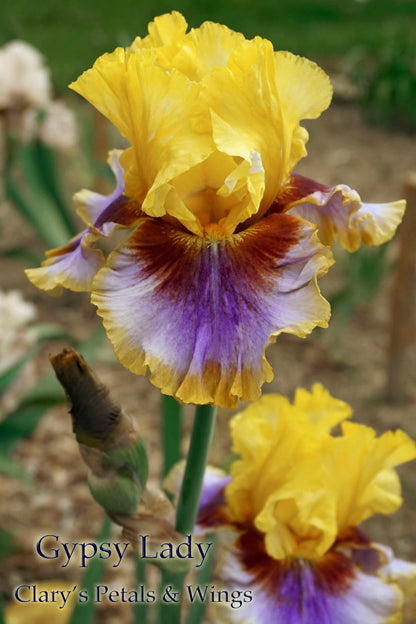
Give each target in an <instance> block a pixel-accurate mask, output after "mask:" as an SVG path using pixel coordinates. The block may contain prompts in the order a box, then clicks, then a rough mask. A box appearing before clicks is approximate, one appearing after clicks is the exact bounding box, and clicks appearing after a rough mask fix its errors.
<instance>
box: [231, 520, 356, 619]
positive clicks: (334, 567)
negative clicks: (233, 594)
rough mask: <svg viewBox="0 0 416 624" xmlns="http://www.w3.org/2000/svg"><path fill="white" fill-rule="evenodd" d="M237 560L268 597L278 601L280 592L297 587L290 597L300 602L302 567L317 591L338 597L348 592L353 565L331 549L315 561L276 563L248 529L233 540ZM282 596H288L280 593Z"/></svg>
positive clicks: (258, 537) (253, 532)
mask: <svg viewBox="0 0 416 624" xmlns="http://www.w3.org/2000/svg"><path fill="white" fill-rule="evenodd" d="M235 545H236V551H237V557H238V559H239V560H240V563H241V565H242V566H243V568H244V569H245V571H246V572H247V573H248V574H250V576H252V582H253V584H255V585H259V586H260V587H261V588H262V589H263V591H265V593H266V594H267V595H269V596H270V597H275V599H276V601H279V598H278V596H279V595H280V592H279V589H280V590H282V589H283V587H284V586H286V585H287V580H288V578H289V577H290V578H291V584H292V585H293V586H294V587H295V588H296V587H297V588H298V590H299V591H298V593H297V592H294V593H293V596H292V598H294V597H296V596H297V597H296V599H297V600H299V607H300V603H301V602H302V601H303V595H302V587H303V583H302V575H303V574H304V573H305V567H306V566H308V567H309V572H310V574H311V575H312V577H313V583H314V586H315V588H316V590H317V591H323V592H324V593H326V594H339V593H342V592H345V591H347V590H348V588H349V587H350V585H351V582H352V580H353V579H354V564H353V562H352V561H351V559H349V558H348V557H347V556H346V555H345V554H343V553H341V552H337V551H335V550H331V551H329V552H328V553H326V554H325V555H324V556H323V557H322V558H320V559H317V560H312V561H308V560H299V559H286V560H284V561H279V560H276V559H273V558H272V557H270V556H269V555H268V554H267V552H266V550H265V546H264V537H263V536H262V535H261V534H260V533H258V532H257V531H255V530H254V529H253V530H250V531H247V532H246V533H243V534H242V535H240V537H239V538H238V539H237V541H236V544H235ZM282 595H286V597H287V593H286V592H283V591H282Z"/></svg>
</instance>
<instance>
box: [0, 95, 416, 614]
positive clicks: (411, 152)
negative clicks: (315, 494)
mask: <svg viewBox="0 0 416 624" xmlns="http://www.w3.org/2000/svg"><path fill="white" fill-rule="evenodd" d="M308 128H309V130H310V133H311V138H310V142H309V148H308V151H309V156H308V158H306V159H305V160H304V161H303V162H302V163H301V165H300V166H299V168H298V171H299V172H300V173H303V174H304V175H308V176H310V177H311V178H314V179H316V180H319V181H321V182H323V183H328V184H334V183H340V182H342V183H345V184H348V185H349V186H351V187H352V188H356V189H357V190H359V192H360V195H361V197H362V198H364V199H365V200H366V201H380V200H381V201H390V200H394V199H398V198H400V197H401V196H402V193H403V191H402V187H403V182H404V178H405V175H406V173H407V172H409V171H412V170H414V169H415V168H416V162H415V161H416V156H415V154H416V152H415V143H414V138H412V137H408V136H405V135H400V134H391V133H388V132H385V131H383V130H380V129H376V128H370V127H368V126H367V125H366V124H365V123H363V121H362V119H361V117H360V114H359V113H358V112H357V110H356V109H355V108H353V107H352V106H351V105H349V104H348V105H347V104H334V105H333V106H332V108H331V109H330V110H329V111H328V112H326V113H325V114H324V115H323V116H322V118H321V119H319V120H317V121H314V122H313V123H310V124H308ZM75 190H76V189H75ZM0 210H1V211H2V212H1V213H0V228H2V230H3V232H2V236H3V246H5V243H6V242H8V241H10V237H13V238H15V239H16V240H15V242H16V243H21V244H23V245H26V246H30V247H33V246H34V245H36V247H37V248H38V249H39V245H38V244H37V243H36V242H35V241H34V240H33V237H32V235H31V234H30V232H28V231H27V230H26V229H25V226H24V224H23V223H22V222H21V221H20V219H18V218H17V217H16V216H15V215H13V214H11V213H10V210H8V209H7V207H6V206H2V207H0ZM397 247H398V243H397V239H396V241H395V242H394V243H392V244H391V255H392V257H394V256H395V255H396V254H397ZM2 265H3V268H2V272H1V275H0V287H1V288H4V289H10V288H19V289H22V290H23V291H24V293H25V296H26V297H27V298H28V299H30V300H32V301H34V302H35V303H36V305H37V308H38V312H39V316H40V318H41V319H42V320H44V321H54V322H59V323H61V324H62V325H64V326H65V327H67V328H68V329H70V330H71V331H72V332H74V333H75V334H77V335H78V336H81V337H85V336H87V335H88V334H89V333H90V332H91V331H92V330H93V328H94V327H96V326H98V320H97V319H96V317H95V313H94V310H93V308H92V307H91V306H90V304H89V302H88V299H87V297H84V296H82V295H74V294H70V293H69V294H65V295H64V296H63V298H51V297H48V296H47V295H46V294H43V293H41V292H39V291H37V290H36V289H35V288H34V287H32V286H31V285H30V284H29V283H28V282H27V281H26V278H25V276H24V275H23V272H22V265H21V264H19V263H18V262H16V261H11V260H7V261H6V260H2ZM342 279H343V278H342V275H341V274H340V272H339V271H337V268H336V266H335V267H334V268H333V270H332V271H331V275H330V277H329V278H326V279H325V281H323V282H322V290H323V292H324V293H326V294H328V293H330V292H331V291H333V290H334V289H336V288H337V285H338V283H340V282H341V281H342ZM392 282H393V277H392V274H390V275H386V279H385V280H384V282H383V286H382V288H381V289H380V290H379V291H378V292H377V295H376V296H375V297H374V298H373V300H372V301H370V302H368V303H367V304H366V305H365V306H361V307H357V308H356V309H355V310H354V312H353V314H352V315H351V316H350V317H349V319H348V322H347V323H346V324H344V325H339V323H337V319H336V316H334V324H333V329H331V328H330V329H328V330H325V331H323V330H317V331H315V332H314V333H313V335H312V337H310V338H309V339H307V340H301V339H298V338H295V337H292V336H282V337H280V338H279V339H278V341H277V343H276V345H274V346H272V347H270V348H269V350H268V359H269V361H270V362H271V363H272V365H273V368H274V371H275V374H276V377H275V379H274V381H273V382H272V383H270V384H267V385H266V386H265V387H264V391H265V392H281V393H283V394H286V395H289V396H293V392H294V389H295V388H296V386H303V387H306V388H310V387H311V385H312V384H313V383H314V382H315V381H321V382H322V383H323V384H324V385H325V386H326V387H327V388H328V389H329V390H330V391H331V393H332V394H333V395H334V396H336V397H339V398H341V399H344V400H346V401H347V402H349V403H350V404H351V405H352V406H353V408H354V415H355V418H356V419H357V420H358V421H360V422H364V423H366V424H369V425H371V426H373V427H375V429H376V430H377V431H378V432H379V433H381V432H383V431H385V430H386V429H390V428H395V427H401V428H402V429H404V430H405V431H406V432H408V433H409V434H410V435H411V436H412V437H413V438H416V419H415V400H416V385H415V381H416V366H415V359H416V358H415V353H414V348H413V349H411V352H410V353H409V354H408V367H407V380H406V394H405V397H404V398H403V401H402V402H401V403H400V404H389V403H388V402H387V401H386V400H385V399H384V398H383V397H384V396H385V387H386V370H387V357H388V344H389V326H390V310H391V303H392V302H391V291H392ZM62 346H63V345H62V343H61V342H57V343H53V344H51V345H48V347H47V348H46V349H44V351H43V352H42V354H41V356H40V357H39V358H38V359H37V361H36V366H37V368H36V371H35V378H37V377H39V376H40V375H41V374H43V373H44V372H45V371H46V370H47V369H48V366H49V365H48V362H47V357H46V356H47V353H48V352H56V351H58V350H60V349H61V347H62ZM413 347H414V343H413ZM95 370H96V372H97V373H98V374H99V375H100V376H101V378H102V380H103V381H104V382H105V383H107V385H108V386H109V387H110V388H111V390H112V392H113V394H114V396H115V397H116V398H117V399H118V400H120V401H121V402H122V404H123V406H124V408H125V410H126V411H127V412H129V413H130V414H132V415H134V416H135V417H136V418H137V421H138V423H139V426H140V429H141V432H142V434H143V436H144V437H145V439H146V441H147V445H148V449H149V457H150V462H151V470H152V478H153V480H157V478H158V475H159V472H160V451H159V448H160V441H159V429H160V427H159V416H158V406H159V393H158V391H157V389H155V388H154V387H153V386H151V385H150V383H149V382H148V381H147V380H146V379H144V378H141V377H135V376H133V375H132V374H130V373H129V372H128V371H127V370H125V369H123V368H122V366H121V365H120V364H119V363H118V362H117V361H116V360H115V358H114V357H113V356H112V350H111V347H110V346H109V345H108V344H106V345H104V347H103V349H102V351H101V353H100V357H99V358H98V359H97V361H96V363H95ZM229 417H230V413H229V412H226V411H225V410H220V412H219V417H218V426H217V430H216V434H215V439H214V444H213V447H212V453H211V461H212V463H218V464H221V463H222V462H224V461H225V460H226V459H227V456H228V453H229V435H228V427H227V423H228V420H229ZM191 420H192V413H191V411H190V410H189V408H185V425H184V438H183V448H184V450H185V449H186V445H187V442H188V436H189V429H190V423H191ZM13 456H14V458H15V459H17V460H18V461H19V462H20V464H21V465H22V466H23V467H24V468H25V469H26V471H27V473H28V474H29V475H30V478H31V480H32V481H31V483H30V485H28V484H25V483H21V482H19V481H17V480H12V479H9V478H5V477H4V476H1V475H0V492H1V501H2V504H1V509H0V526H1V527H2V528H6V529H9V530H10V531H11V532H12V534H13V535H14V536H15V538H16V540H17V543H18V545H19V547H20V550H19V551H18V552H17V553H15V554H13V555H11V556H10V557H9V558H8V560H7V562H6V565H3V566H2V567H1V569H0V586H1V588H2V590H3V593H4V595H5V596H7V595H10V592H11V590H12V588H14V587H16V586H17V585H19V584H20V583H22V582H28V583H31V582H35V581H37V580H42V579H48V578H64V579H69V580H70V581H71V582H74V583H75V582H78V581H79V573H80V569H79V567H76V566H74V567H72V568H71V567H70V566H68V567H67V568H61V567H60V563H59V562H57V561H55V560H50V561H48V560H45V559H41V558H40V557H39V556H37V555H36V553H35V550H34V548H35V544H36V541H37V539H38V538H39V537H40V536H42V535H44V534H48V533H52V534H54V535H59V537H60V539H61V541H69V542H72V541H74V542H80V541H83V539H84V538H89V539H93V538H94V536H96V534H97V531H98V529H99V526H100V522H101V518H102V514H101V511H100V509H99V507H98V506H97V505H96V503H95V502H94V501H93V500H92V498H91V496H90V494H89V491H88V489H87V486H86V481H85V474H86V470H85V468H84V465H83V464H82V463H81V461H80V458H79V454H78V449H77V446H76V444H75V442H74V439H73V435H72V432H71V426H70V419H69V417H68V415H67V413H66V409H65V408H64V407H60V408H55V409H52V410H50V411H49V412H48V413H47V414H45V416H44V417H43V418H42V420H41V422H40V424H39V426H38V427H37V428H36V430H35V432H34V434H33V436H32V437H31V438H30V439H29V440H25V441H23V442H21V443H20V444H19V445H18V447H17V448H16V449H15V451H14V453H13ZM400 475H401V479H402V486H403V494H404V505H403V507H402V509H401V510H400V511H399V512H397V513H396V514H394V515H392V516H386V517H383V516H379V517H375V518H373V519H372V520H371V521H369V522H367V523H366V526H365V530H366V532H367V533H368V534H369V535H370V536H371V537H372V538H373V539H374V540H375V541H379V542H381V543H384V544H388V545H390V546H391V547H393V548H394V550H395V552H396V555H397V556H400V557H402V558H404V559H408V560H411V561H412V560H413V561H416V540H415V537H414V524H415V520H416V494H415V492H416V463H414V462H413V463H411V464H409V465H406V466H404V467H402V468H401V469H400ZM114 535H118V532H117V528H115V530H114ZM130 574H131V569H130V567H129V566H125V567H124V568H123V569H121V568H119V569H117V570H110V571H109V572H108V575H109V576H108V577H107V580H108V584H112V585H113V586H123V585H124V586H128V587H131V586H134V585H132V583H133V584H134V581H133V580H132V579H131V576H130ZM98 621H99V622H103V623H105V624H110V623H113V622H114V623H115V622H118V623H120V624H121V623H123V624H124V623H128V622H131V621H132V620H131V615H130V610H129V608H128V607H127V606H126V605H123V606H122V607H120V606H117V605H116V606H115V607H114V608H108V607H106V608H104V609H101V613H100V616H99V618H98V619H97V622H98ZM404 621H405V623H407V624H412V623H413V622H414V621H416V599H412V598H411V599H408V600H407V602H406V606H405V620H404ZM334 624H335V623H334Z"/></svg>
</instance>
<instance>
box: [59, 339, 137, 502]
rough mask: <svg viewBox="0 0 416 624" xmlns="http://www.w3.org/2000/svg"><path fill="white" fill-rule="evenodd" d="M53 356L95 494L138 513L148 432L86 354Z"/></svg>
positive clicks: (71, 352)
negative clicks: (144, 434)
mask: <svg viewBox="0 0 416 624" xmlns="http://www.w3.org/2000/svg"><path fill="white" fill-rule="evenodd" d="M50 360H51V363H52V366H53V368H54V370H55V373H56V376H57V378H58V380H59V382H60V383H61V384H62V386H63V387H64V389H65V391H66V393H67V395H68V398H69V399H70V401H71V410H70V412H71V415H72V425H73V431H74V433H75V437H76V439H77V441H78V444H79V448H80V452H81V455H82V458H83V460H84V461H85V463H86V464H87V466H88V485H89V487H90V490H91V493H92V495H93V496H94V498H95V500H96V501H97V502H98V503H99V504H100V505H102V507H104V509H105V510H106V511H107V512H109V513H116V514H134V513H136V511H137V508H138V505H139V502H140V499H141V496H142V493H143V490H144V488H145V485H146V481H147V476H148V462H147V453H146V447H145V443H144V440H143V438H142V437H141V435H140V434H139V433H138V431H137V430H136V428H135V425H134V423H133V421H132V419H131V418H130V417H129V416H128V415H127V414H126V413H125V412H124V411H123V409H122V407H121V406H120V405H119V404H118V403H116V402H115V401H114V400H113V399H112V398H111V397H110V395H109V392H108V390H107V388H106V387H105V386H104V385H103V384H102V383H101V382H100V381H99V380H98V379H97V378H96V377H95V375H94V373H93V372H92V370H91V369H90V368H89V366H88V365H87V363H86V362H85V360H84V359H83V358H82V356H80V355H79V354H78V353H76V351H74V350H68V349H64V350H63V351H62V352H61V353H59V354H58V355H55V356H51V357H50Z"/></svg>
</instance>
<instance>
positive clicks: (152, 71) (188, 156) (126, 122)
mask: <svg viewBox="0 0 416 624" xmlns="http://www.w3.org/2000/svg"><path fill="white" fill-rule="evenodd" d="M156 60H157V59H156V52H155V50H151V49H150V50H148V49H144V48H143V49H137V50H136V51H135V52H131V51H129V50H123V49H121V48H117V50H115V51H114V52H113V53H112V54H105V55H104V56H102V57H100V58H99V59H98V60H97V61H96V62H95V64H94V66H93V67H92V68H91V69H89V70H87V71H86V72H84V73H83V74H82V75H81V76H80V78H78V80H77V81H76V82H75V83H72V85H70V86H71V88H72V89H74V90H75V91H77V92H78V93H80V94H81V95H83V96H84V97H85V98H86V99H87V100H89V101H90V102H91V103H92V104H93V105H94V106H95V107H96V108H97V109H98V110H99V111H100V112H102V113H103V114H104V115H105V116H106V117H108V118H109V119H110V120H111V121H112V122H113V123H114V124H115V125H116V126H117V127H118V129H119V130H120V132H121V133H122V134H123V135H124V136H125V137H126V138H127V139H128V140H129V141H130V143H131V146H132V147H131V148H129V149H128V150H126V151H125V152H124V153H123V154H122V157H121V159H120V162H121V165H122V167H123V169H124V172H125V183H126V189H125V192H126V195H128V196H129V197H131V198H133V199H135V200H136V201H137V202H139V203H140V204H141V203H142V204H143V205H142V209H143V211H145V212H146V213H147V214H149V215H152V216H157V217H160V216H163V215H164V214H166V207H165V205H164V203H162V202H161V201H160V199H161V197H162V198H165V197H166V196H167V195H168V193H169V191H170V186H169V183H170V182H171V180H172V179H174V178H175V177H177V176H179V175H181V174H182V173H184V172H185V171H188V170H189V169H191V168H192V167H193V166H195V165H196V164H198V163H200V162H202V161H203V160H205V159H206V158H207V157H208V156H209V154H210V153H212V151H213V150H214V145H213V142H212V138H211V137H210V135H209V134H208V133H207V132H206V126H204V124H202V125H201V124H199V125H198V119H199V118H200V117H201V115H202V116H203V114H205V116H206V118H207V119H208V112H206V113H203V111H202V109H201V107H200V105H199V94H200V85H198V84H197V83H193V82H191V81H189V80H188V79H187V78H186V77H185V76H184V75H183V74H180V73H179V72H178V71H172V72H166V71H164V70H163V69H162V68H161V67H159V66H158V65H157V64H156Z"/></svg>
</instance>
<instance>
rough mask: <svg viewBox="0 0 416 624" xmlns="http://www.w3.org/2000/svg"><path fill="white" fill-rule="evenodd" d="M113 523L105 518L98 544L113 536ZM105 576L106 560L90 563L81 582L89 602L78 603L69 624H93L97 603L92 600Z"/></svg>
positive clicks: (96, 560)
mask: <svg viewBox="0 0 416 624" xmlns="http://www.w3.org/2000/svg"><path fill="white" fill-rule="evenodd" d="M111 527H112V522H111V520H110V518H109V517H108V516H107V515H106V516H104V520H103V523H102V525H101V529H100V533H99V535H98V537H97V541H98V543H102V542H107V541H108V540H109V539H110V535H111ZM103 576H104V560H103V559H94V560H92V561H91V562H90V565H89V566H88V568H86V569H85V573H84V575H83V577H82V579H81V581H80V585H79V586H80V587H82V588H83V589H85V590H86V591H87V593H88V596H89V600H88V602H85V603H82V602H77V603H76V604H75V608H74V610H73V612H72V615H71V619H70V620H69V624H91V622H92V621H93V619H94V613H95V607H96V605H95V603H94V601H93V600H92V599H91V598H92V596H93V595H94V587H95V586H96V585H98V583H100V581H101V579H102V577H103Z"/></svg>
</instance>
